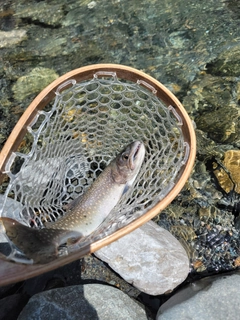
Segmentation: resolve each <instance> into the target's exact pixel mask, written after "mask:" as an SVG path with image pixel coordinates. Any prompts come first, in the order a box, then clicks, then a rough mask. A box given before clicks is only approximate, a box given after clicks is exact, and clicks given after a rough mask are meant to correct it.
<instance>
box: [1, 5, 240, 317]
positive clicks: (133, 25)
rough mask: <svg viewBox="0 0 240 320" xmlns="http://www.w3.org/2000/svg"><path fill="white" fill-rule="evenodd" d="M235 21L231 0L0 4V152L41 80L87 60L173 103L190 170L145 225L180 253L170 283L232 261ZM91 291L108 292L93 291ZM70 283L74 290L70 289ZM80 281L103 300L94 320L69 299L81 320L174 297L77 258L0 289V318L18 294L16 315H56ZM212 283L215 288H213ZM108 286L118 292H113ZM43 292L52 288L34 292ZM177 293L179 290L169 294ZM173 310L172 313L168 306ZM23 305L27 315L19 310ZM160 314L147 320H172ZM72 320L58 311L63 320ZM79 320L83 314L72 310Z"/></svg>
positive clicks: (152, 312) (236, 251)
mask: <svg viewBox="0 0 240 320" xmlns="http://www.w3.org/2000/svg"><path fill="white" fill-rule="evenodd" d="M239 21H240V6H239V3H238V1H236V0H229V1H217V2H216V1H214V0H210V1H207V0H203V1H201V2H196V1H185V0H184V1H182V0H181V1H180V0H174V1H173V0H150V1H148V2H147V1H137V0H133V1H126V0H111V1H107V0H102V1H77V0H75V1H72V0H70V1H66V0H60V1H54V0H53V1H37V0H36V1H34V0H32V1H24V0H20V1H7V0H6V1H2V2H1V6H0V75H1V77H0V148H2V146H3V144H4V142H5V141H6V139H7V137H8V135H9V134H10V132H11V131H12V129H13V127H14V125H15V124H16V122H17V120H18V119H19V118H20V116H21V115H22V113H23V112H24V110H25V109H26V108H27V106H28V105H29V103H30V102H31V101H32V100H33V98H34V97H35V96H36V94H38V93H39V92H40V91H41V90H42V89H43V88H44V87H45V86H46V85H47V84H48V83H50V82H52V81H53V80H54V79H56V78H57V77H58V76H61V75H63V74H64V73H66V72H68V71H70V70H72V69H75V68H79V67H81V66H85V65H89V64H93V63H119V64H125V65H129V66H132V67H134V68H137V69H139V70H143V71H144V72H146V73H147V74H150V75H151V76H153V77H154V78H156V79H157V80H159V81H160V82H161V83H163V84H164V85H166V86H167V87H168V88H169V89H170V90H171V91H172V92H173V93H174V94H175V95H176V96H177V97H178V98H179V100H180V101H181V102H182V103H183V105H184V107H185V108H186V110H187V112H188V114H189V115H190V117H191V119H192V120H193V121H194V123H195V126H196V135H197V158H196V163H195V167H194V169H193V172H192V175H191V177H190V178H189V180H188V182H187V183H186V185H185V187H184V189H183V190H182V192H181V193H180V194H179V195H178V196H177V197H176V199H175V200H174V201H173V202H172V204H170V205H169V206H168V207H167V208H166V209H165V210H164V211H163V212H161V213H160V214H159V215H158V216H156V217H155V219H154V222H155V223H157V224H158V225H159V226H160V227H163V228H165V229H166V230H168V231H169V232H170V233H171V234H172V235H174V236H175V237H176V239H178V241H179V242H180V243H181V244H182V246H183V247H184V249H185V250H186V253H187V254H188V257H189V261H190V272H189V275H188V277H187V279H186V280H185V282H183V283H182V284H181V285H180V287H182V288H184V287H185V286H186V284H187V283H192V282H193V281H195V280H197V279H200V278H202V277H206V276H213V275H216V274H219V273H225V272H230V271H231V272H237V269H238V267H239V265H240V247H239V241H240V240H239V232H240V231H239V228H240V222H239V221H240V220H239V192H240V190H239V183H240V176H239V174H238V172H239V160H238V159H240V152H239V146H240V124H239V114H240V113H239V108H240V107H239V101H240V70H239V64H240V61H239V60H240V58H239V50H240V44H239V43H240V37H239V30H238V29H239ZM22 147H23V148H24V146H22ZM139 241H141V240H140V239H139ZM230 277H232V279H234V280H233V281H230V280H229V281H227V283H225V282H224V281H225V280H224V279H223V280H222V278H221V279H220V280H219V281H220V282H221V281H222V282H223V286H225V285H226V286H227V287H228V290H229V291H228V292H229V295H237V294H238V293H237V291H236V290H235V289H236V288H237V286H239V275H238V274H236V275H233V276H232V275H231V276H230ZM228 279H230V278H228ZM93 283H94V284H93ZM100 284H101V285H102V286H105V285H110V286H111V288H109V287H108V288H107V289H106V288H105V287H103V288H100V287H101V286H100ZM74 285H77V286H78V287H76V290H75V291H74V289H73V287H72V286H74ZM90 285H93V286H96V287H95V289H96V290H95V289H94V291H95V292H96V299H99V296H101V295H102V301H106V299H107V297H109V300H108V304H107V305H106V304H103V302H102V304H100V307H102V309H104V308H106V309H105V312H106V313H105V315H104V310H102V311H99V312H98V315H96V310H98V308H99V306H97V305H95V304H94V302H92V301H88V303H86V301H82V302H81V303H82V304H83V305H84V308H87V307H88V308H90V309H91V311H88V312H92V313H89V314H91V319H95V318H96V319H109V315H108V313H107V312H109V310H115V311H116V309H117V308H119V309H120V310H123V306H125V307H126V309H125V310H124V312H125V313H123V315H124V317H125V318H124V319H144V317H145V318H149V319H154V317H155V316H156V314H157V311H158V309H159V307H160V306H161V305H162V304H163V303H164V302H165V301H167V300H168V299H169V298H170V297H173V296H174V295H175V291H173V292H172V293H166V294H164V295H157V296H153V295H151V294H147V293H143V291H140V290H139V289H136V288H135V287H134V286H132V285H131V284H128V283H127V282H126V281H125V280H123V278H122V277H120V276H118V275H117V274H116V273H115V272H114V271H113V270H112V269H111V268H109V266H108V265H107V264H106V263H103V262H102V261H101V260H99V259H98V258H96V257H95V256H86V257H84V258H83V259H81V260H80V261H76V262H75V263H72V264H71V265H69V266H65V267H63V268H61V269H59V270H56V271H52V272H50V273H48V274H45V275H42V276H40V277H37V278H34V279H30V280H27V281H23V282H21V283H17V284H14V285H9V286H7V287H3V288H1V289H0V298H1V300H0V304H1V308H0V309H1V313H2V314H1V315H0V318H1V317H2V319H7V318H9V319H10V318H17V317H18V315H19V314H20V312H21V311H22V309H23V307H24V306H25V305H26V304H27V302H28V300H29V298H30V297H32V299H31V300H30V301H29V305H27V307H26V309H25V310H24V311H23V313H22V315H21V316H20V319H26V318H28V319H30V313H31V312H39V310H41V308H43V309H44V308H45V310H48V314H49V317H50V314H54V313H53V310H56V309H58V310H59V307H58V305H57V302H56V301H57V300H58V301H59V299H60V298H59V297H60V296H66V295H69V299H70V300H71V301H74V299H75V297H76V295H77V294H78V295H79V294H80V293H83V292H86V297H87V295H91V290H92V288H93V287H92V288H90V287H87V286H90ZM85 286H86V287H85ZM156 286H157V284H156ZM203 287H204V286H203ZM212 287H213V288H215V287H214V285H212ZM216 287H217V288H218V289H217V290H221V289H219V288H221V283H220V284H219V283H217V284H216ZM58 288H59V290H58ZM60 288H61V289H60ZM67 288H69V290H68V289H67ZM116 288H118V289H120V292H117V293H116V290H117V289H116ZM51 289H54V290H55V291H54V290H52V291H53V292H52V293H49V291H46V290H51ZM199 292H200V290H199V291H198V292H197V293H196V294H195V299H197V297H198V294H200V293H199ZM211 292H212V295H211ZM122 293H124V295H123V294H122ZM36 294H38V295H37V296H36ZM39 294H40V295H41V294H42V295H45V296H42V297H40V296H39ZM179 294H180V295H181V293H178V295H179ZM208 294H209V295H208V296H207V300H208V301H215V297H216V291H214V290H213V291H211V290H208ZM97 295H98V296H97ZM49 296H50V297H53V296H54V299H55V300H54V301H55V302H54V306H55V309H52V306H51V304H49V302H46V301H49ZM184 297H185V296H184V294H182V298H181V299H184ZM110 298H111V299H110ZM127 298H128V299H130V300H128V299H127ZM96 299H95V302H96ZM126 299H127V300H128V301H126ZM171 299H172V298H171ZM181 299H180V300H181ZM200 299H201V297H200V298H199V301H200ZM83 300H84V299H83ZM36 301H38V302H36ZM66 301H67V300H65V302H66ZM114 301H115V302H116V301H122V304H121V303H120V302H119V304H118V305H116V304H114ZM169 301H170V300H169ZM177 301H179V300H177ZM201 301H203V300H201ZM223 301H224V302H223V303H222V300H221V299H219V300H218V301H215V305H216V304H217V305H219V306H221V308H223V309H224V310H225V311H227V310H228V308H232V311H233V310H235V314H237V312H239V307H238V305H237V304H231V301H229V300H228V299H226V298H224V300H223ZM43 302H44V307H43V305H42V303H43ZM47 304H48V306H47ZM177 304H179V308H181V305H180V302H177ZM194 304H195V302H194ZM33 305H34V306H36V305H37V306H38V308H37V309H38V311H36V310H35V311H32V310H31V306H33ZM87 305H88V306H87ZM89 305H91V306H89ZM2 306H4V308H3V307H2ZM204 307H206V302H204V301H203V303H202V304H201V303H199V304H198V308H199V309H198V310H202V309H203V308H204ZM73 308H75V305H74V307H73ZM189 308H190V307H189ZM209 308H210V309H211V308H213V304H212V306H211V304H210V305H209ZM64 309H66V307H64ZM90 309H88V310H90ZM27 310H28V311H27ZM84 310H87V309H84ZM127 310H130V311H129V313H127V312H128V311H127ZM142 310H144V313H143V312H142ZM163 310H165V309H164V308H163V309H162V311H161V312H162V316H161V314H160V313H159V315H158V317H159V319H174V316H173V318H171V317H172V315H167V311H166V313H165V315H164V313H163ZM189 310H190V309H189ZM219 310H220V308H219ZM26 312H29V314H27V313H26ZM179 312H180V311H179ZM195 312H197V311H195ZM33 314H34V313H33ZM112 314H113V313H112ZM114 314H115V318H118V319H120V317H119V316H118V315H117V313H114ZM169 314H170V313H169ZM189 314H190V311H189ZM209 314H213V315H212V318H210V316H208V314H207V313H206V314H205V315H204V316H203V317H202V318H201V319H220V317H219V315H218V314H216V313H209ZM222 314H223V315H224V314H225V313H222ZM232 314H233V315H234V312H233V313H232ZM228 315H229V317H228V319H233V317H231V315H230V314H229V313H228ZM104 316H105V318H104ZM134 316H135V318H134ZM214 316H215V318H214ZM32 317H34V316H32ZM37 317H38V318H39V319H40V316H39V315H38V316H37ZM57 317H58V318H59V315H58V316H56V318H57ZM71 317H72V318H71ZM73 317H74V316H72V315H71V313H69V319H70V318H71V319H73ZM94 317H95V318H94ZM204 317H205V318H204ZM66 318H67V316H66ZM192 318H193V319H200V318H197V317H194V316H192ZM52 319H55V318H54V317H53V318H52ZM78 319H79V318H78ZM82 319H89V318H87V316H86V317H85V318H84V315H83V316H82Z"/></svg>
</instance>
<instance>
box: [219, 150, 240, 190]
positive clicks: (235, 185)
mask: <svg viewBox="0 0 240 320" xmlns="http://www.w3.org/2000/svg"><path fill="white" fill-rule="evenodd" d="M222 165H223V166H222V167H220V166H219V165H217V164H216V163H214V166H215V170H214V171H213V172H214V174H215V176H216V178H217V179H218V182H219V184H220V186H221V188H222V189H223V190H224V191H225V192H226V193H229V192H230V191H232V190H234V191H236V192H237V193H240V151H239V150H228V151H226V152H225V154H224V160H223V162H222Z"/></svg>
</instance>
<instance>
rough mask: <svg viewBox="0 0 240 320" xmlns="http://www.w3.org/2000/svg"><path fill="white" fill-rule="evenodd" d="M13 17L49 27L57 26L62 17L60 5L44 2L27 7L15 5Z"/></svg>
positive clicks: (62, 12)
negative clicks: (27, 19)
mask: <svg viewBox="0 0 240 320" xmlns="http://www.w3.org/2000/svg"><path fill="white" fill-rule="evenodd" d="M15 10H16V13H15V17H18V18H29V19H31V21H33V22H38V23H42V24H46V25H49V26H58V25H60V24H61V22H62V19H63V17H64V11H63V9H62V4H48V3H46V2H45V1H43V2H38V3H36V4H28V6H24V5H22V6H20V7H19V6H18V5H16V8H15Z"/></svg>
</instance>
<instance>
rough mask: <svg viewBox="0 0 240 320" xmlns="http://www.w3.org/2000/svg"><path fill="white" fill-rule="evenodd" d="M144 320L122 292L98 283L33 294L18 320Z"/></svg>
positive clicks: (143, 315) (141, 312) (144, 317)
mask: <svg viewBox="0 0 240 320" xmlns="http://www.w3.org/2000/svg"><path fill="white" fill-rule="evenodd" d="M25 319H28V320H31V319H39V320H41V319H52V320H55V319H56V320H58V319H66V320H68V319H69V320H72V319H78V320H85V319H86V320H87V319H91V320H109V319H119V320H125V319H129V320H131V319H132V320H136V319H138V320H146V319H148V318H147V315H146V313H145V310H144V309H143V308H142V307H141V306H140V305H139V304H137V303H136V302H135V301H133V300H132V299H131V298H129V297H128V296H127V295H126V294H124V293H123V292H122V291H120V290H118V289H116V288H113V287H110V286H106V285H100V284H88V285H79V286H70V287H66V288H59V289H53V290H49V291H45V292H43V293H40V294H36V295H34V296H33V297H32V298H31V299H30V300H29V302H28V304H27V305H26V307H25V308H24V309H23V311H22V312H21V314H20V316H19V317H18V320H25Z"/></svg>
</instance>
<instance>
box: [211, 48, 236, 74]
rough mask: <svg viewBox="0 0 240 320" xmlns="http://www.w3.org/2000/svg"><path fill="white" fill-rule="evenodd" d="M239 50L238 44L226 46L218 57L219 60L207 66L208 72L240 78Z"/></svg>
mask: <svg viewBox="0 0 240 320" xmlns="http://www.w3.org/2000/svg"><path fill="white" fill-rule="evenodd" d="M239 50H240V44H239V43H238V42H237V43H235V44H232V45H228V46H225V50H224V51H223V52H222V53H221V54H220V55H219V56H218V58H217V59H216V60H215V61H213V62H212V63H209V64H208V65H207V66H206V68H207V70H208V72H209V73H211V74H213V75H218V76H236V77H239V76H240V70H239V64H240V58H239Z"/></svg>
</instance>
